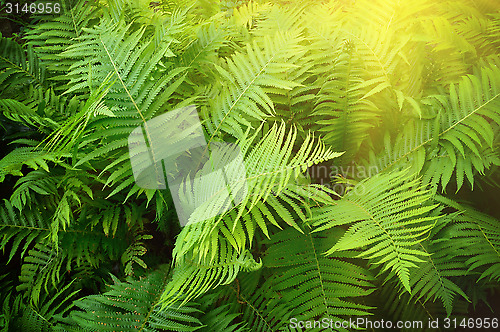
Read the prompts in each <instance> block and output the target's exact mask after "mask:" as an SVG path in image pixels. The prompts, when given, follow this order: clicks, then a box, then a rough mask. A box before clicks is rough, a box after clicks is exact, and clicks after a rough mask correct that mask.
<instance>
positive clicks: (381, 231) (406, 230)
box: [312, 171, 437, 292]
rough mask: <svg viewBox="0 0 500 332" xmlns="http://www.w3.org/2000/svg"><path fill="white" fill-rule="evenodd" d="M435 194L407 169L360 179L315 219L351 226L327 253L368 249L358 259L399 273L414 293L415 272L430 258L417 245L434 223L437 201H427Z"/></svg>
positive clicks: (321, 225)
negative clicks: (365, 259) (360, 180)
mask: <svg viewBox="0 0 500 332" xmlns="http://www.w3.org/2000/svg"><path fill="white" fill-rule="evenodd" d="M429 199H430V194H429V193H428V192H427V191H425V190H424V189H423V187H422V185H421V183H420V182H419V180H417V179H413V180H412V179H411V175H408V174H407V172H406V171H401V172H393V173H388V174H384V175H376V176H374V177H371V178H369V179H367V180H365V181H362V182H360V183H359V184H357V185H356V187H354V189H352V190H351V191H349V192H348V193H347V194H345V195H344V196H343V197H342V199H341V200H339V201H338V202H336V203H335V204H333V205H332V206H328V207H325V208H324V210H323V212H322V213H321V214H319V215H317V216H315V217H313V219H312V223H313V225H314V226H315V227H316V229H315V231H320V230H324V229H329V228H332V227H334V226H340V225H349V224H351V225H350V227H349V229H348V230H347V232H346V233H345V234H344V235H343V236H342V238H341V239H340V240H339V241H338V242H337V243H335V245H333V246H332V247H331V248H330V249H329V250H328V251H327V254H334V253H336V252H337V251H344V250H352V249H358V248H364V250H363V252H362V253H360V254H359V256H358V257H364V258H368V259H370V260H371V261H372V262H373V263H375V264H377V265H382V272H383V271H388V270H389V271H392V272H394V273H395V274H396V275H397V277H398V278H399V280H400V281H401V283H402V284H403V286H404V287H405V289H406V290H407V291H409V292H410V290H411V287H410V270H412V269H415V268H417V265H416V263H419V262H422V257H426V256H428V253H427V252H425V251H424V250H423V249H422V248H418V247H415V245H416V244H418V243H420V242H422V241H423V240H424V236H425V235H426V234H427V233H428V232H429V230H430V229H431V228H432V226H433V220H434V219H435V218H436V217H432V216H429V215H428V213H429V212H430V211H432V210H433V209H434V208H435V207H436V206H437V205H436V204H434V205H432V204H428V202H427V201H428V200H429Z"/></svg>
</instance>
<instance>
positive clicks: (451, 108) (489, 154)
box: [370, 65, 500, 190]
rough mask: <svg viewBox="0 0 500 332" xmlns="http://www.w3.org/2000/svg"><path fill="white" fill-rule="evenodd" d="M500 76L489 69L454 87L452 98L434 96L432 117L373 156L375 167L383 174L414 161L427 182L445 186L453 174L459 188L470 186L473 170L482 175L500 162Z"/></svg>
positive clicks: (413, 125) (418, 122) (417, 122)
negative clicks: (497, 144) (499, 144)
mask: <svg viewBox="0 0 500 332" xmlns="http://www.w3.org/2000/svg"><path fill="white" fill-rule="evenodd" d="M499 74H500V71H499V70H498V68H497V67H496V66H494V65H492V66H485V67H482V68H480V69H478V73H477V74H476V75H469V76H467V77H463V78H462V80H461V82H460V83H459V84H458V85H457V86H455V85H451V86H450V88H449V95H448V96H446V97H444V96H438V95H434V96H430V97H429V98H428V99H427V100H426V103H428V104H429V105H430V108H431V110H430V111H429V112H434V115H433V119H432V120H429V119H422V120H411V121H410V122H409V123H408V125H407V129H408V130H407V131H405V132H402V133H401V134H400V135H399V136H398V137H397V139H396V141H395V144H394V145H391V144H390V142H388V143H387V144H386V150H385V151H384V153H382V154H381V157H380V158H377V157H375V155H372V157H371V158H370V161H371V164H372V165H373V164H377V166H378V167H379V169H380V170H382V171H383V170H387V169H391V168H393V167H398V165H402V164H406V163H408V162H410V164H411V165H412V167H414V170H415V171H418V172H421V173H422V174H424V182H426V183H430V184H432V185H437V184H441V186H442V187H443V188H446V186H447V184H448V183H449V181H450V179H451V177H452V175H453V174H455V177H456V183H457V190H458V189H460V188H461V187H462V185H463V183H464V178H467V180H468V181H469V182H470V184H471V186H472V185H473V183H474V173H475V172H478V173H480V174H484V171H485V170H486V169H488V168H489V167H491V166H492V165H495V164H498V163H499V162H500V160H499V157H498V155H497V153H496V152H495V151H494V150H493V146H494V141H495V132H496V127H497V126H498V125H499V124H500V113H499V110H500V107H499V106H500V104H499V103H500V90H499V87H500V81H499V79H498V78H499V77H500V75H499Z"/></svg>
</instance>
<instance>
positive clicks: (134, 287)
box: [70, 271, 201, 332]
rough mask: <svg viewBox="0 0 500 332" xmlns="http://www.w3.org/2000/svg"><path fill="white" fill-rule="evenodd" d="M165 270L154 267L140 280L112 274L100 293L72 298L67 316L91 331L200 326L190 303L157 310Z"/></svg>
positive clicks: (194, 309) (135, 331)
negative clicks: (107, 287) (122, 278)
mask: <svg viewBox="0 0 500 332" xmlns="http://www.w3.org/2000/svg"><path fill="white" fill-rule="evenodd" d="M167 276H168V274H167V273H166V272H165V271H155V272H152V273H150V274H149V275H148V276H147V277H146V278H142V279H140V280H131V279H129V280H128V281H126V282H121V281H119V280H118V279H117V278H116V277H113V281H114V284H113V285H111V287H110V289H109V290H108V291H107V292H105V293H104V294H102V295H90V296H87V297H84V298H82V299H79V300H77V301H75V302H74V304H75V306H76V307H78V308H80V309H81V310H82V311H80V310H73V311H72V312H71V313H70V318H71V320H73V321H74V322H76V323H77V324H78V325H79V326H80V328H87V329H91V330H93V331H96V330H97V331H116V330H117V329H118V330H121V331H131V332H132V331H133V332H137V331H158V330H167V331H168V330H173V331H195V330H198V329H199V328H200V327H201V323H200V321H199V320H198V319H197V318H196V317H195V316H196V314H197V312H199V310H198V309H196V308H195V307H194V306H193V305H191V304H189V305H184V306H179V305H178V304H175V305H172V306H170V307H169V308H167V309H163V310H161V309H160V307H159V306H158V305H157V303H158V297H159V294H161V292H162V290H163V287H164V285H165V281H166V280H165V279H166V277H167Z"/></svg>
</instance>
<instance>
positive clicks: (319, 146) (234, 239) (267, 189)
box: [174, 124, 341, 257]
mask: <svg viewBox="0 0 500 332" xmlns="http://www.w3.org/2000/svg"><path fill="white" fill-rule="evenodd" d="M258 139H259V131H256V132H255V134H253V135H251V136H250V135H249V134H246V135H245V137H244V138H243V139H242V140H241V141H240V142H239V146H240V149H241V150H240V151H241V153H242V155H243V156H244V157H243V159H244V165H245V170H246V175H245V177H244V179H242V181H244V182H245V183H243V184H244V185H245V186H246V191H245V195H244V197H242V200H241V202H240V203H239V204H238V205H237V206H235V207H234V208H233V209H231V210H229V211H228V212H227V213H226V214H222V215H220V216H215V217H212V218H209V219H207V218H206V210H205V209H208V208H210V206H218V204H219V202H218V200H221V199H224V198H223V197H222V198H221V197H218V196H215V197H214V199H213V200H211V201H209V205H207V206H201V207H200V208H198V209H196V210H195V211H194V212H193V213H192V215H191V217H190V222H189V224H188V225H187V226H186V227H185V228H184V229H183V230H182V232H181V233H180V234H179V236H178V238H177V245H176V248H175V249H174V257H181V256H182V255H183V254H184V253H186V252H188V251H189V250H190V249H191V248H193V247H196V248H197V252H198V254H199V257H204V256H205V255H207V254H209V253H210V255H211V256H212V257H214V252H213V251H211V249H212V248H217V238H218V237H219V236H221V235H222V236H223V237H225V238H226V239H228V240H230V241H231V244H232V245H233V246H234V247H235V248H237V249H238V250H241V249H242V248H244V247H245V243H251V242H252V238H253V234H254V232H255V229H257V228H260V229H262V231H263V232H264V233H265V234H267V233H268V231H267V227H266V226H265V222H264V218H265V219H267V220H269V221H270V222H271V223H272V224H274V225H276V226H278V225H279V223H278V222H277V220H280V219H281V220H282V221H284V222H285V223H287V224H289V225H290V226H293V227H295V228H296V229H300V226H299V225H298V224H297V223H296V221H295V220H294V217H293V216H292V215H294V214H297V213H298V217H299V218H300V219H302V220H305V219H306V216H305V215H304V212H303V211H301V210H302V208H301V207H300V204H299V202H301V201H302V202H303V203H304V204H305V203H306V200H308V199H310V198H311V197H314V196H316V195H319V196H320V195H321V190H318V189H317V188H315V187H310V188H309V189H310V190H306V189H302V190H301V189H299V188H297V189H292V188H288V189H287V186H291V187H292V186H293V185H294V184H297V183H296V180H297V179H298V178H300V174H301V173H303V172H305V170H306V169H307V167H309V166H311V165H314V164H317V163H320V162H322V161H325V160H330V159H333V158H335V157H338V156H339V155H341V153H338V152H333V151H331V150H330V149H327V148H326V147H325V145H324V144H323V143H322V142H321V141H319V140H317V139H314V137H313V136H312V135H309V136H308V137H307V138H306V140H305V141H304V142H302V144H301V145H300V146H299V147H298V148H297V149H295V145H296V140H297V129H296V128H290V129H288V128H287V127H286V126H285V125H284V124H281V125H277V124H275V125H274V126H273V127H272V128H271V129H270V130H269V131H268V132H267V134H266V135H265V137H263V138H261V139H260V140H258ZM226 169H227V172H228V174H232V172H233V173H234V172H235V171H236V172H238V171H239V168H238V165H234V164H230V165H228V166H227V168H226ZM232 169H234V170H232ZM240 185H241V183H240ZM207 190H208V189H207ZM275 213H276V214H277V215H276V216H277V217H276V216H275Z"/></svg>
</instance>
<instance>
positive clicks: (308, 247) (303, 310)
mask: <svg viewBox="0 0 500 332" xmlns="http://www.w3.org/2000/svg"><path fill="white" fill-rule="evenodd" d="M342 233H343V232H342V231H340V230H330V231H326V232H321V233H320V232H318V233H309V232H306V233H305V234H301V233H299V232H297V231H296V230H294V229H292V228H287V229H285V230H283V231H281V232H279V233H277V234H274V236H273V237H272V239H271V240H270V241H269V248H268V250H267V251H266V255H265V257H264V266H265V267H266V268H269V269H271V272H272V276H271V278H272V289H273V290H274V291H276V292H278V293H279V294H283V299H284V300H285V301H286V302H289V303H292V304H293V306H294V308H293V309H291V310H292V312H291V317H296V318H297V319H299V320H312V319H314V318H317V317H321V318H328V319H333V320H338V319H339V318H340V317H352V316H357V315H366V314H367V313H368V310H369V309H370V308H369V307H368V306H366V305H364V304H362V302H360V301H363V300H362V299H360V297H364V296H367V295H368V294H370V293H371V292H372V291H373V289H372V284H371V280H372V278H373V277H372V276H371V275H370V273H369V272H368V271H367V270H365V269H364V268H363V267H361V266H358V265H356V264H354V263H352V262H351V261H350V259H351V258H354V257H355V256H356V254H357V253H356V252H355V251H349V252H348V251H344V252H341V251H336V252H335V253H334V254H333V255H330V256H325V255H324V252H325V251H327V250H328V249H329V248H331V247H332V245H333V244H334V243H335V241H336V240H337V239H339V238H341V236H342Z"/></svg>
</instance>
